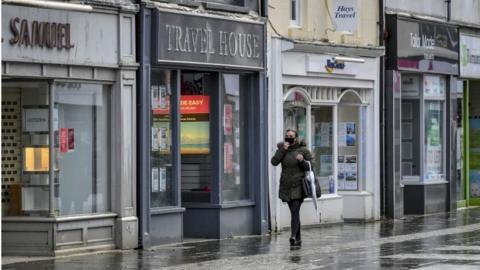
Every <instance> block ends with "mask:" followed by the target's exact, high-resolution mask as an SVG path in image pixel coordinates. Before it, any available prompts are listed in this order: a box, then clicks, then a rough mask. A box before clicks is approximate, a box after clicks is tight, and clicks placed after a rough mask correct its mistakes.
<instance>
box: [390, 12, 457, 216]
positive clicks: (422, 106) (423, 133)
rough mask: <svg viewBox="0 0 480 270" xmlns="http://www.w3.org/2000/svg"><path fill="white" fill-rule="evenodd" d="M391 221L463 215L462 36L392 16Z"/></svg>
mask: <svg viewBox="0 0 480 270" xmlns="http://www.w3.org/2000/svg"><path fill="white" fill-rule="evenodd" d="M387 31H388V40H387V57H386V72H385V88H384V89H385V103H384V105H385V136H386V137H385V149H384V150H385V159H384V160H385V162H384V166H385V175H386V177H385V184H384V185H385V186H384V187H385V188H384V190H385V206H386V207H385V213H386V216H388V217H391V218H399V217H402V216H403V215H408V214H426V213H434V212H443V211H449V210H453V209H456V198H455V196H456V195H455V194H456V191H455V185H456V173H455V172H456V168H455V167H456V129H457V127H456V103H457V101H456V87H457V76H458V68H459V67H458V41H459V33H458V28H456V27H454V26H451V25H449V24H445V23H438V22H430V21H424V20H418V19H413V18H407V17H402V16H399V15H387Z"/></svg>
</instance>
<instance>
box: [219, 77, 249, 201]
mask: <svg viewBox="0 0 480 270" xmlns="http://www.w3.org/2000/svg"><path fill="white" fill-rule="evenodd" d="M247 90H248V77H246V76H242V75H238V74H222V95H223V125H222V126H223V128H222V131H223V181H222V183H221V186H222V192H223V201H235V200H245V199H248V182H247V179H245V177H243V175H244V173H243V171H244V168H243V166H242V164H245V162H243V160H244V157H245V150H246V148H248V145H244V144H243V141H244V140H243V137H244V136H243V133H244V132H245V123H246V117H244V114H245V112H246V110H245V108H244V105H243V104H244V102H243V100H244V99H245V95H246V93H247Z"/></svg>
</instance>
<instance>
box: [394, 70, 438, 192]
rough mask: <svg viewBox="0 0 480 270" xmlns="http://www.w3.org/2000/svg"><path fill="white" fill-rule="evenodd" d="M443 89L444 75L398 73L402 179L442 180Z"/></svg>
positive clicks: (413, 180)
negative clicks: (400, 94) (399, 75)
mask: <svg viewBox="0 0 480 270" xmlns="http://www.w3.org/2000/svg"><path fill="white" fill-rule="evenodd" d="M445 93H446V78H445V77H442V76H433V75H424V76H422V75H418V74H409V73H404V74H402V107H401V116H402V125H401V153H402V154H401V155H402V167H401V173H402V180H403V181H404V182H405V183H409V182H414V183H415V182H417V183H418V182H435V181H444V180H445V157H444V156H445V139H444V137H445V136H444V130H445V128H444V119H445V116H444V114H445ZM419 116H422V117H419ZM422 119H423V121H422Z"/></svg>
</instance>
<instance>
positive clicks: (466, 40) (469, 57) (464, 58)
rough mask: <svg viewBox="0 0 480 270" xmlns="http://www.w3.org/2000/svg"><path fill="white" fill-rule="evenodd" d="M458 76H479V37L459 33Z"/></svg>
mask: <svg viewBox="0 0 480 270" xmlns="http://www.w3.org/2000/svg"><path fill="white" fill-rule="evenodd" d="M460 76H461V77H466V78H480V37H479V36H473V35H467V34H463V33H462V34H460Z"/></svg>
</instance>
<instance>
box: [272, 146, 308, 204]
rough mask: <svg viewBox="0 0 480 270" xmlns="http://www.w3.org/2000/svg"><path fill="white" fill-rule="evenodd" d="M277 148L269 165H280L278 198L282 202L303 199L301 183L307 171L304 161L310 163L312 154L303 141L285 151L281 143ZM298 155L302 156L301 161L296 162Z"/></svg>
mask: <svg viewBox="0 0 480 270" xmlns="http://www.w3.org/2000/svg"><path fill="white" fill-rule="evenodd" d="M277 147H278V150H277V151H276V152H275V155H274V156H273V157H272V160H271V163H272V165H273V166H277V165H278V164H280V163H282V175H281V176H280V188H279V191H278V197H279V198H280V199H281V200H282V201H283V202H290V201H291V200H297V199H304V198H305V195H304V192H303V185H302V181H303V178H304V177H305V172H306V171H308V163H307V162H305V160H309V161H311V160H312V154H311V153H310V151H309V150H308V149H307V146H306V144H305V143H304V142H303V141H300V142H298V143H295V144H293V145H291V146H290V147H288V149H286V150H285V149H284V148H283V143H278V144H277ZM298 154H302V155H303V158H304V160H303V161H298V160H297V155H298Z"/></svg>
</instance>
